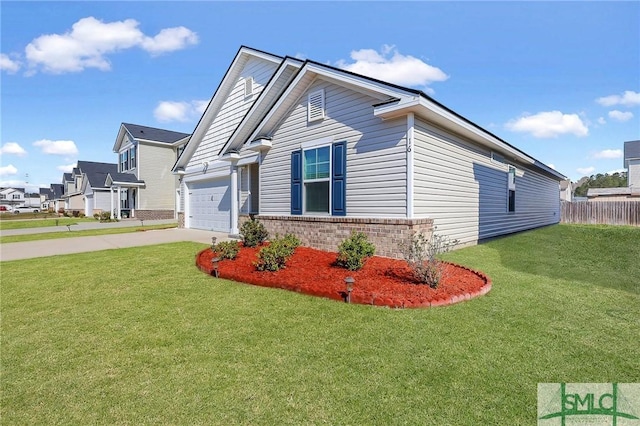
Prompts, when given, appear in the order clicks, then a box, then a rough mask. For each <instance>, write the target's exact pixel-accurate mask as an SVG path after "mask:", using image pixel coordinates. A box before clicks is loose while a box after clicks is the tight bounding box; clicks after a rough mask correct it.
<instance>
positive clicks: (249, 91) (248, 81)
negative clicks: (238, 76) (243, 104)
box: [244, 77, 253, 98]
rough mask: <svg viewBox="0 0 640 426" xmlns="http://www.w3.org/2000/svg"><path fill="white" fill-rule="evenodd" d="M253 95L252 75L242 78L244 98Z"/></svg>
mask: <svg viewBox="0 0 640 426" xmlns="http://www.w3.org/2000/svg"><path fill="white" fill-rule="evenodd" d="M251 95H253V77H247V78H245V79H244V96H245V98H246V97H248V96H251Z"/></svg>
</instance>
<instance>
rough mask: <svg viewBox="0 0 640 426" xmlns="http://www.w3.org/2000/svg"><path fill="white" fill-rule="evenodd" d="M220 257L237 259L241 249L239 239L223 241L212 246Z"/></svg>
mask: <svg viewBox="0 0 640 426" xmlns="http://www.w3.org/2000/svg"><path fill="white" fill-rule="evenodd" d="M211 249H212V250H213V251H214V252H215V253H216V254H217V255H218V257H219V258H220V259H235V258H236V256H237V255H238V252H239V251H240V243H239V242H238V241H222V242H219V243H218V244H216V245H215V246H213V247H212V248H211Z"/></svg>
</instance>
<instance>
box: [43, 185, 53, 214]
mask: <svg viewBox="0 0 640 426" xmlns="http://www.w3.org/2000/svg"><path fill="white" fill-rule="evenodd" d="M49 206H51V207H49ZM40 208H41V209H43V210H49V208H51V209H52V210H53V192H52V191H51V188H40Z"/></svg>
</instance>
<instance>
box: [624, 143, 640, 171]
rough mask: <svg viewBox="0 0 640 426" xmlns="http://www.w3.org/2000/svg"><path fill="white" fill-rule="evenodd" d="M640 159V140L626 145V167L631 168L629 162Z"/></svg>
mask: <svg viewBox="0 0 640 426" xmlns="http://www.w3.org/2000/svg"><path fill="white" fill-rule="evenodd" d="M632 158H640V140H637V141H628V142H625V143H624V167H625V168H627V167H629V160H630V159H632Z"/></svg>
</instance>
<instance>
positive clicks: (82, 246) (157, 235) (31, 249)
mask: <svg viewBox="0 0 640 426" xmlns="http://www.w3.org/2000/svg"><path fill="white" fill-rule="evenodd" d="M149 222H152V221H149ZM153 222H156V223H157V221H153ZM146 223H147V222H145V224H146ZM87 224H90V225H93V223H91V222H87ZM100 225H105V224H100ZM117 225H120V227H122V222H118V223H117ZM131 226H140V222H139V221H135V223H134V224H133V225H131ZM63 228H64V230H65V231H67V227H66V226H64V227H63ZM39 229H40V230H43V229H48V228H39ZM74 229H75V228H74ZM87 229H94V228H87ZM16 231H17V230H16ZM41 232H51V231H41ZM67 232H68V231H67ZM2 234H3V235H9V234H5V233H4V232H3V233H2ZM211 237H216V238H217V241H218V242H220V241H225V240H230V238H229V236H228V235H227V234H226V233H222V232H213V231H202V230H199V229H184V228H171V229H157V230H149V231H144V232H130V233H126V234H111V235H96V236H91V237H75V238H58V239H54V240H39V241H25V242H21V243H10V244H0V260H1V261H3V262H4V261H9V260H19V259H31V258H36V257H46V256H55V255H60V254H72V253H84V252H90V251H99V250H109V249H118V248H124V247H137V246H147V245H155V244H165V243H172V242H179V241H195V242H198V243H203V244H211Z"/></svg>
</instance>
